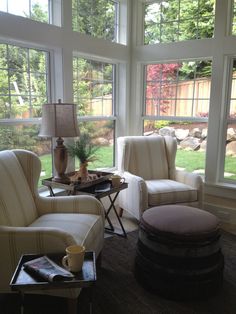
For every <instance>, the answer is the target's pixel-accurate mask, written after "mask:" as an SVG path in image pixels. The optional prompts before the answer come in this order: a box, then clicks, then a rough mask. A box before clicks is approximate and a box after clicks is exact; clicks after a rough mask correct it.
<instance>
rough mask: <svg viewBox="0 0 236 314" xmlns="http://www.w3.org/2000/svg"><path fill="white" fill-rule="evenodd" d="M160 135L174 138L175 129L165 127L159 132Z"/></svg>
mask: <svg viewBox="0 0 236 314" xmlns="http://www.w3.org/2000/svg"><path fill="white" fill-rule="evenodd" d="M159 134H160V135H162V136H165V135H169V136H173V137H174V136H175V129H174V128H172V127H169V126H165V127H164V128H161V129H160V130H159Z"/></svg>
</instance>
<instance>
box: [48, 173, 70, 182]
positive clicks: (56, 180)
mask: <svg viewBox="0 0 236 314" xmlns="http://www.w3.org/2000/svg"><path fill="white" fill-rule="evenodd" d="M52 181H55V182H58V183H65V184H68V183H70V182H71V181H70V178H68V177H67V176H66V175H65V176H64V177H57V176H56V177H53V178H52Z"/></svg>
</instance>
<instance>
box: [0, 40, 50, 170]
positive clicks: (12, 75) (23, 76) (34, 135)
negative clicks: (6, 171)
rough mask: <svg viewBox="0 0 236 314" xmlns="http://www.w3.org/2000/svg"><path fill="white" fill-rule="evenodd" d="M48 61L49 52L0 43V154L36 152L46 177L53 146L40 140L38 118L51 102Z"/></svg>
mask: <svg viewBox="0 0 236 314" xmlns="http://www.w3.org/2000/svg"><path fill="white" fill-rule="evenodd" d="M48 58H49V54H48V52H46V51H42V50H36V49H30V48H25V47H19V46H15V45H9V44H4V43H0V150H4V149H14V148H23V149H28V150H31V151H34V152H35V153H37V154H38V155H39V156H41V157H42V158H41V160H42V161H43V170H42V171H43V173H45V175H47V176H48V175H50V174H51V172H52V167H51V165H50V160H51V155H50V153H51V151H50V147H51V144H50V142H48V141H42V139H40V138H39V137H38V132H39V119H38V118H40V117H41V112H42V110H41V108H42V104H43V103H45V102H47V101H48V99H49V86H48ZM45 155H47V158H46V157H45ZM43 156H44V157H43ZM44 161H45V162H44Z"/></svg>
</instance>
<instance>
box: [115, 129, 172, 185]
mask: <svg viewBox="0 0 236 314" xmlns="http://www.w3.org/2000/svg"><path fill="white" fill-rule="evenodd" d="M117 143H118V170H119V172H121V173H122V172H124V171H128V172H130V173H132V174H135V175H137V176H139V177H142V178H143V179H144V180H152V179H170V178H171V177H172V173H173V172H174V169H175V156H176V149H177V146H176V140H175V139H173V138H172V137H170V136H160V135H157V136H125V137H119V138H118V139H117Z"/></svg>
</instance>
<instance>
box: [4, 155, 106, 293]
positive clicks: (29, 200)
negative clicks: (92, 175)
mask: <svg viewBox="0 0 236 314" xmlns="http://www.w3.org/2000/svg"><path fill="white" fill-rule="evenodd" d="M40 172H41V163H40V160H39V158H38V157H37V156H36V155H35V154H34V153H32V152H29V151H25V150H12V151H2V152H0V179H1V183H0V251H1V258H0V278H1V280H0V292H1V293H8V292H10V287H9V283H10V279H11V277H12V275H13V273H14V270H15V267H16V265H17V263H18V261H19V258H20V256H21V255H22V254H25V253H43V254H46V253H55V252H64V251H65V248H66V247H67V246H69V245H71V244H83V245H84V246H85V248H86V250H93V251H95V253H96V257H98V256H99V254H100V253H101V250H102V247H103V239H104V211H103V208H102V205H101V203H100V202H99V201H98V200H97V199H95V198H94V197H92V196H84V195H83V196H58V197H41V196H39V194H38V186H37V185H38V180H39V175H40ZM79 292H80V289H66V290H65V289H64V290H61V289H55V290H52V291H48V290H44V291H37V293H39V294H51V295H55V296H61V297H66V298H69V299H76V298H77V296H78V295H79Z"/></svg>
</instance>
